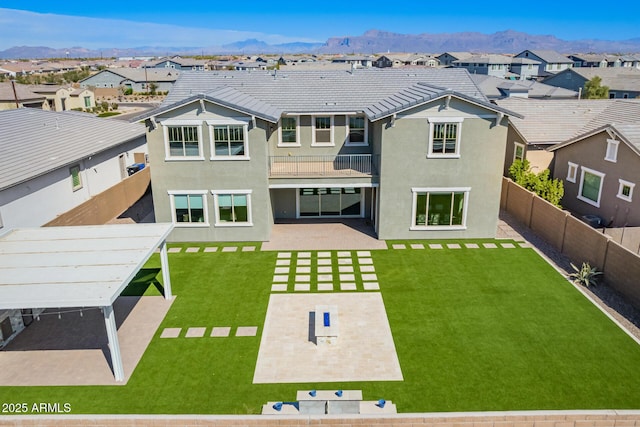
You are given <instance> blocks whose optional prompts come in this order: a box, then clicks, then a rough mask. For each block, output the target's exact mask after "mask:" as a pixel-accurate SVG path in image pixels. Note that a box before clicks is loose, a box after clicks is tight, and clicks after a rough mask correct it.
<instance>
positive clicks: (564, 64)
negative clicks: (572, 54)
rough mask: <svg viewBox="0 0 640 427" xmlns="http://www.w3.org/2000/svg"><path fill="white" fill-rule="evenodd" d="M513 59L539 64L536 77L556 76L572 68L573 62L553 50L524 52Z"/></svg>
mask: <svg viewBox="0 0 640 427" xmlns="http://www.w3.org/2000/svg"><path fill="white" fill-rule="evenodd" d="M515 57H516V58H527V59H533V60H534V61H538V62H540V69H539V73H538V77H546V76H549V75H551V74H557V73H559V72H560V71H563V70H566V69H567V68H571V67H573V60H571V59H569V58H567V57H566V56H564V55H561V54H559V53H558V52H556V51H554V50H525V51H522V52H520V53H519V54H517V55H516V56H515Z"/></svg>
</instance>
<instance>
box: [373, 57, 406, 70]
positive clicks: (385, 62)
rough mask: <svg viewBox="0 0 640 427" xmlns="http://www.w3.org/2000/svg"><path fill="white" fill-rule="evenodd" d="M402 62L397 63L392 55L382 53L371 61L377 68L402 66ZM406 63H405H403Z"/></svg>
mask: <svg viewBox="0 0 640 427" xmlns="http://www.w3.org/2000/svg"><path fill="white" fill-rule="evenodd" d="M401 64H402V63H401V62H399V63H398V65H396V63H395V61H394V59H392V57H391V55H388V56H387V55H382V56H379V57H377V58H376V59H374V60H373V62H372V63H371V65H372V66H373V67H375V68H390V67H398V66H400V65H401ZM402 65H404V64H402Z"/></svg>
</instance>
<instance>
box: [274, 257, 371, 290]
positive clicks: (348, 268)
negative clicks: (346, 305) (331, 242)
mask: <svg viewBox="0 0 640 427" xmlns="http://www.w3.org/2000/svg"><path fill="white" fill-rule="evenodd" d="M293 266H294V267H293ZM377 280H378V277H377V275H376V270H375V267H374V266H373V259H372V258H371V251H319V252H316V253H314V252H279V253H278V255H277V259H276V266H275V267H274V274H273V282H272V285H271V292H288V291H291V290H293V292H312V291H313V292H316V291H324V292H327V291H336V290H340V291H357V290H367V291H371V290H379V289H380V285H379V284H378V282H377ZM360 281H362V283H363V285H358V282H360ZM290 282H293V288H292V287H291V283H290ZM365 282H366V287H365V285H364V283H365ZM360 286H361V287H360Z"/></svg>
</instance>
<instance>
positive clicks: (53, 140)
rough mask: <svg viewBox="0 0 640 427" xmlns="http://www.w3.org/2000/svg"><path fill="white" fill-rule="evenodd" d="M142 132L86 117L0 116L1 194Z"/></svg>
mask: <svg viewBox="0 0 640 427" xmlns="http://www.w3.org/2000/svg"><path fill="white" fill-rule="evenodd" d="M145 133H146V130H145V127H144V126H143V125H141V124H138V123H128V122H126V121H122V120H113V119H101V118H97V117H95V116H89V115H85V114H82V115H80V114H69V113H67V112H54V111H43V110H37V109H34V108H19V109H15V110H5V111H0V135H2V138H0V153H2V156H0V189H4V188H7V187H11V186H13V185H17V184H19V183H21V182H24V181H27V180H29V179H33V178H35V177H37V176H40V175H43V174H45V173H47V172H50V171H52V170H55V169H58V168H61V167H64V166H66V165H70V164H72V163H75V162H77V161H79V160H81V159H84V158H87V157H89V156H92V155H95V154H96V153H99V152H102V151H104V150H107V149H109V148H111V147H114V146H117V145H119V144H122V143H124V142H127V141H130V140H133V139H135V138H139V137H142V136H144V135H145Z"/></svg>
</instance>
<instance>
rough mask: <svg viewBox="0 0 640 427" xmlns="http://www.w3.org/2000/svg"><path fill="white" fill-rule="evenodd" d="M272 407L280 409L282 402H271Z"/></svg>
mask: <svg viewBox="0 0 640 427" xmlns="http://www.w3.org/2000/svg"><path fill="white" fill-rule="evenodd" d="M273 409H275V410H276V411H281V410H282V402H276V403H274V404H273Z"/></svg>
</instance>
